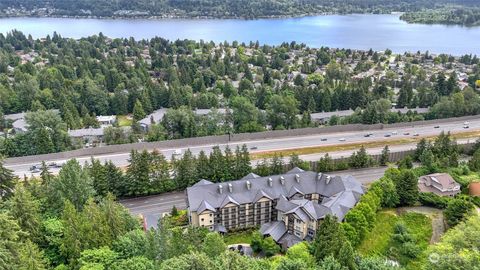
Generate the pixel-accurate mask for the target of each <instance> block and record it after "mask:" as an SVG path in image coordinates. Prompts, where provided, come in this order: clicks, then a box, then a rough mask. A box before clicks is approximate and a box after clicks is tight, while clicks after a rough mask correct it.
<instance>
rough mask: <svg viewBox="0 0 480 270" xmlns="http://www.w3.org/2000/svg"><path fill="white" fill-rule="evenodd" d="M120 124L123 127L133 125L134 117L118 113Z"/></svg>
mask: <svg viewBox="0 0 480 270" xmlns="http://www.w3.org/2000/svg"><path fill="white" fill-rule="evenodd" d="M117 120H118V125H119V126H121V127H126V126H131V125H132V122H133V120H132V118H129V117H128V116H127V115H118V116H117Z"/></svg>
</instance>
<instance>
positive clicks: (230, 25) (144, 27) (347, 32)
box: [0, 13, 480, 56]
mask: <svg viewBox="0 0 480 270" xmlns="http://www.w3.org/2000/svg"><path fill="white" fill-rule="evenodd" d="M399 16H400V15H399V14H398V13H396V14H348V15H320V16H304V17H295V18H275V19H255V20H245V19H233V18H232V19H206V18H202V19H185V18H164V19H158V20H155V19H145V18H138V19H134V18H129V19H121V18H110V19H95V18H89V19H86V18H79V17H75V18H57V17H32V16H29V17H10V18H0V33H4V34H6V33H8V32H11V31H12V30H14V29H16V30H19V31H22V32H23V33H25V34H26V35H28V34H31V35H32V37H33V38H41V37H45V36H47V35H51V34H52V33H54V32H56V33H57V34H59V35H61V36H63V37H69V38H75V39H79V38H82V37H87V36H91V35H96V34H98V33H100V32H101V33H103V34H104V35H105V36H108V37H111V38H128V37H133V38H135V39H150V38H153V37H163V38H165V39H168V40H177V39H180V40H183V39H191V40H197V41H198V40H204V41H214V42H223V41H228V42H233V41H238V42H240V43H241V42H245V43H248V42H250V41H253V42H255V41H259V43H261V44H268V45H280V44H282V43H284V42H292V41H295V42H296V43H304V44H306V45H307V46H310V47H312V48H319V47H331V48H351V49H359V50H369V49H373V50H377V51H382V50H385V49H387V48H388V49H391V50H392V51H394V52H396V53H403V52H412V53H416V52H417V51H421V52H425V51H427V50H428V51H429V52H431V53H438V54H440V53H446V54H451V55H455V56H460V55H464V54H477V55H480V50H479V48H478V46H475V44H476V42H477V41H478V39H479V38H480V28H467V27H459V26H452V25H449V26H442V25H422V24H408V23H406V22H404V21H401V20H400V19H399Z"/></svg>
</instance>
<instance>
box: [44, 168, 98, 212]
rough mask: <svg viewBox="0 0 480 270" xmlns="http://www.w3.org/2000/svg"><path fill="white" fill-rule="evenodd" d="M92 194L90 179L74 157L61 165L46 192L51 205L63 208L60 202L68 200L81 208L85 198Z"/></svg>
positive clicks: (93, 192)
mask: <svg viewBox="0 0 480 270" xmlns="http://www.w3.org/2000/svg"><path fill="white" fill-rule="evenodd" d="M94 195H95V189H94V188H93V184H92V179H91V178H90V176H89V175H88V173H87V171H86V170H84V169H83V168H82V167H81V166H80V164H79V163H78V161H77V160H75V159H71V160H69V161H67V163H66V164H65V165H64V166H63V167H62V169H61V170H60V173H59V175H58V177H55V178H54V180H53V181H52V183H51V185H49V187H48V194H47V196H48V197H49V201H50V202H51V203H52V205H58V206H57V207H61V208H63V206H62V203H63V202H64V201H65V200H68V201H70V202H71V203H72V204H73V205H74V206H75V208H76V209H82V207H83V205H84V204H85V202H86V201H87V199H88V198H90V197H92V196H94ZM59 204H60V205H59ZM56 210H57V211H59V210H60V209H56Z"/></svg>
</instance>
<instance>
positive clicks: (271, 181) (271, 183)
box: [268, 177, 273, 187]
mask: <svg viewBox="0 0 480 270" xmlns="http://www.w3.org/2000/svg"><path fill="white" fill-rule="evenodd" d="M268 186H269V187H271V186H273V179H272V178H271V177H270V178H268Z"/></svg>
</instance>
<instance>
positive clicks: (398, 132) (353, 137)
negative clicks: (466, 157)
mask: <svg viewBox="0 0 480 270" xmlns="http://www.w3.org/2000/svg"><path fill="white" fill-rule="evenodd" d="M441 131H445V132H448V131H450V132H452V133H457V132H465V131H480V118H479V119H474V120H469V129H464V121H460V120H452V121H451V122H445V123H441V124H438V125H437V124H429V125H423V126H415V123H412V126H409V127H404V128H388V129H378V130H371V131H368V132H367V131H365V132H361V133H360V132H342V133H329V134H318V135H308V136H297V137H284V138H275V139H265V140H249V141H241V142H234V143H230V144H219V146H220V148H222V149H224V148H225V147H226V146H227V145H229V146H230V147H231V148H232V149H234V148H235V147H236V146H241V145H243V144H246V145H247V147H248V148H249V151H250V153H259V152H265V151H278V150H287V149H296V148H303V147H315V146H339V147H341V146H342V145H344V144H351V143H368V142H379V141H381V142H385V145H387V144H388V141H391V140H399V139H402V138H412V137H413V135H414V134H418V136H419V137H423V136H435V135H438V134H439V133H440V132H441ZM367 133H370V134H371V135H370V136H369V137H365V135H366V134H367ZM387 136H388V137H387ZM471 140H473V139H471ZM471 140H470V141H471ZM464 141H465V142H466V141H467V140H464ZM460 142H461V141H460ZM213 146H215V144H207V145H200V146H199V145H196V146H189V145H185V146H184V147H182V148H176V149H157V150H159V151H160V152H161V153H163V154H164V155H165V156H166V157H167V158H170V157H171V156H172V154H173V153H174V151H178V150H180V151H181V152H184V151H185V150H186V149H188V148H189V149H190V150H191V151H192V153H193V154H195V155H196V154H198V153H199V152H200V151H202V150H203V151H205V152H206V153H207V154H208V153H209V152H210V151H211V149H212V147H213ZM413 147H414V144H405V145H393V146H391V147H390V149H391V151H403V150H408V149H412V148H413ZM152 150H153V149H152ZM368 151H369V152H370V151H375V152H379V151H381V148H378V149H368ZM351 153H352V150H348V151H332V152H329V154H330V155H331V156H332V157H341V156H349V155H350V154H351ZM373 153H374V152H373ZM324 154H325V153H321V154H313V155H305V156H301V157H302V158H303V159H305V160H317V159H318V158H319V157H321V156H323V155H324ZM129 155H130V153H129V152H122V153H114V154H108V155H98V156H93V157H94V158H96V159H99V160H100V161H102V162H105V161H112V162H113V163H114V164H115V165H117V166H119V167H123V166H126V165H128V159H129ZM90 159H91V157H90V156H83V157H78V158H77V160H78V161H79V162H80V163H85V162H88V161H89V160H90ZM52 161H53V162H57V163H63V162H65V160H48V161H47V162H52ZM39 163H40V161H38V162H37V163H31V162H30V163H23V164H9V163H8V161H7V162H6V163H5V167H7V168H9V169H11V170H13V171H14V173H15V174H16V175H18V176H20V177H23V176H24V175H26V176H31V175H38V173H32V172H31V171H30V167H31V166H32V165H37V164H39ZM58 170H59V169H58V168H57V169H52V173H58Z"/></svg>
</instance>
